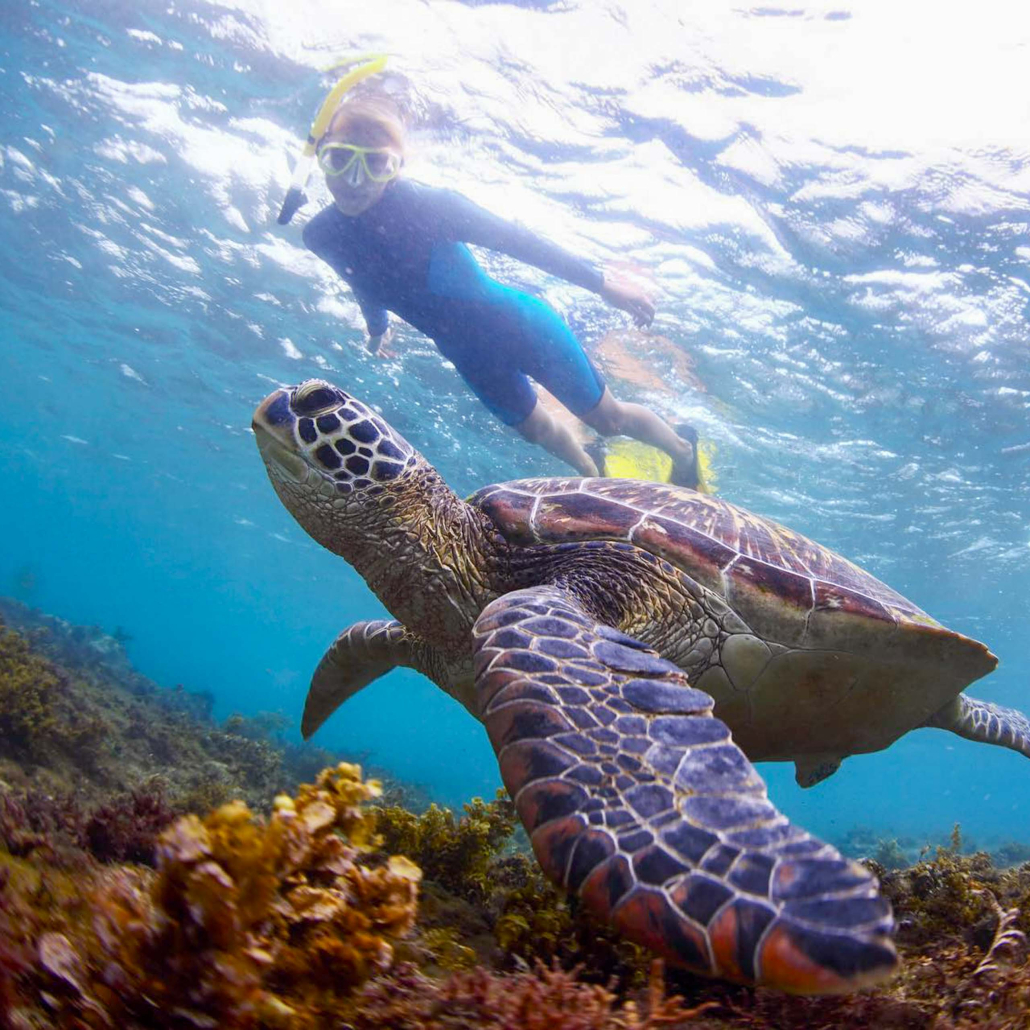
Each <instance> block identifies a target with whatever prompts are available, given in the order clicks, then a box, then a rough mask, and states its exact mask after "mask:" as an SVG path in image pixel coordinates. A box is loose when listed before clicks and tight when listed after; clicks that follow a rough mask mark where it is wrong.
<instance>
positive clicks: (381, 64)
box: [276, 54, 386, 225]
mask: <svg viewBox="0 0 1030 1030" xmlns="http://www.w3.org/2000/svg"><path fill="white" fill-rule="evenodd" d="M356 61H363V62H364V63H363V64H359V65H358V66H357V67H356V68H352V69H351V70H350V71H349V72H347V74H346V75H344V76H343V78H342V79H340V80H339V82H337V83H336V85H335V86H333V88H332V89H331V90H329V92H328V93H327V94H326V97H325V99H324V100H323V101H322V105H321V107H319V109H318V114H316V115H315V120H314V121H313V122H312V123H311V128H310V129H309V130H308V138H307V142H306V143H305V144H304V149H303V150H302V151H301V153H300V158H299V159H298V161H297V166H296V168H294V169H293V178H292V179H291V181H290V188H289V189H288V190H287V191H286V197H285V199H284V200H283V206H282V207H281V208H280V209H279V217H278V218H277V219H276V221H278V223H279V224H280V225H286V223H287V222H289V220H290V219H291V218H292V217H293V216H294V215H295V214H296V213H297V211H298V210H299V209H300V208H301V207H302V206H303V205H304V204H306V203H307V200H308V198H307V196H306V195H305V193H304V188H305V186H307V184H308V179H309V178H310V177H311V168H312V165H313V164H314V158H315V148H316V147H317V146H318V141H319V140H320V139H321V138H322V136H323V135H324V134H325V130H326V129H328V128H329V123H330V122H331V121H332V118H333V115H334V114H335V113H336V108H337V107H338V106H339V104H340V101H341V99H342V98H343V95H344V94H345V93H346V92H347V90H349V89H352V88H353V87H354V86H356V85H357V84H358V83H359V82H361V81H362V80H363V79H367V78H368V77H369V76H370V75H375V74H376V73H377V72H381V71H382V70H383V69H384V68H385V67H386V54H362V55H361V56H359V57H349V58H346V59H344V60H342V61H337V62H336V63H335V64H333V65H330V67H328V68H326V69H325V70H326V71H338V70H339V69H340V68H346V67H347V66H348V65H352V64H354V63H355V62H356Z"/></svg>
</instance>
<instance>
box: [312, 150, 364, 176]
mask: <svg viewBox="0 0 1030 1030" xmlns="http://www.w3.org/2000/svg"><path fill="white" fill-rule="evenodd" d="M357 156H358V155H357V154H356V153H355V152H354V149H353V148H352V147H348V146H346V145H344V144H340V143H330V144H329V145H328V146H326V147H323V148H322V149H321V150H320V151H319V152H318V163H319V166H320V167H321V169H322V171H323V172H325V174H326V175H342V174H343V173H344V172H345V171H346V170H347V169H348V168H349V167H350V166H351V165H352V164H353V163H354V161H355V160H356V159H357Z"/></svg>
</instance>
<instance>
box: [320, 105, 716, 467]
mask: <svg viewBox="0 0 1030 1030" xmlns="http://www.w3.org/2000/svg"><path fill="white" fill-rule="evenodd" d="M405 135H406V134H405V127H404V124H403V122H402V120H401V117H400V114H399V113H398V111H397V109H396V107H395V105H394V104H393V103H392V101H390V100H388V99H386V98H379V97H375V96H366V97H361V98H355V99H346V100H344V101H343V102H342V103H341V104H340V105H339V106H338V107H337V108H336V110H335V113H334V114H333V116H332V118H331V119H330V120H329V122H328V125H327V127H326V128H325V130H324V132H323V133H322V134H321V135H320V136H319V138H317V140H314V141H313V143H314V151H315V155H316V157H317V161H318V165H319V168H320V169H321V170H322V172H323V173H324V175H325V181H326V185H327V186H328V188H329V192H330V193H331V194H332V197H333V204H331V205H329V206H328V207H326V208H325V209H324V210H323V211H321V212H320V213H319V214H317V215H315V217H314V218H312V219H311V221H310V222H308V224H307V225H306V226H305V227H304V243H305V245H306V246H307V247H308V248H309V249H310V250H311V251H313V252H314V253H315V254H317V255H318V256H319V257H320V258H322V259H323V260H324V261H326V262H327V263H328V264H329V265H330V266H331V267H332V268H333V269H334V270H335V271H336V272H337V273H338V274H339V275H340V276H341V277H342V278H343V279H344V280H345V281H346V282H347V283H348V284H349V285H350V287H351V289H352V291H353V292H354V296H355V298H356V300H357V301H358V304H359V305H360V307H361V311H362V313H363V315H364V317H365V323H366V325H367V327H368V333H369V339H368V349H369V351H371V352H372V353H373V354H375V353H387V354H388V353H389V351H388V350H387V348H388V347H389V344H390V341H391V339H392V336H393V328H392V327H391V325H390V322H389V316H388V312H393V313H394V314H396V315H399V316H400V317H401V318H403V319H404V320H405V321H406V322H408V323H410V324H411V325H413V326H414V327H415V328H416V329H418V330H420V331H421V332H423V333H424V334H425V335H426V336H428V337H429V338H430V339H432V340H433V342H434V343H435V344H436V346H437V348H438V349H439V351H440V352H441V353H442V354H443V355H444V357H446V358H447V359H448V360H450V361H451V362H452V363H453V364H454V366H455V368H456V369H457V371H458V373H459V375H461V377H462V378H463V379H464V380H465V382H466V383H467V384H468V385H469V387H470V388H471V389H472V391H473V392H474V393H475V394H476V396H477V397H478V398H479V399H480V400H481V401H482V402H483V404H485V405H486V407H487V408H488V409H489V410H490V411H491V412H493V414H494V415H496V416H497V418H499V419H500V420H501V421H502V422H504V423H506V424H507V425H509V426H512V427H513V428H514V429H516V430H517V431H518V432H519V433H520V434H521V435H522V436H523V437H524V438H525V439H527V440H529V441H531V442H532V443H535V444H539V445H540V446H542V447H543V448H544V449H545V450H547V451H549V452H550V453H551V454H553V455H554V456H555V457H557V458H560V459H561V460H563V461H565V462H567V463H568V464H569V465H572V466H573V467H574V468H575V469H577V470H578V471H579V473H580V474H581V475H585V476H596V475H599V474H601V473H600V472H599V470H598V467H597V464H596V463H595V460H594V458H593V457H591V455H590V454H588V453H587V451H586V450H585V449H584V447H583V445H582V444H581V443H580V442H579V441H578V440H577V439H576V437H575V435H574V434H573V433H572V432H571V431H570V429H569V427H568V425H567V424H566V423H565V422H564V421H563V420H562V419H560V418H555V417H554V416H553V415H552V414H550V413H549V412H548V411H547V410H546V408H545V407H544V406H543V405H541V404H540V403H538V399H537V394H536V391H535V390H534V388H533V386H532V384H531V383H530V380H529V377H530V376H531V377H532V378H533V379H534V380H536V381H537V382H538V383H540V384H541V385H542V386H544V387H545V388H546V389H547V390H549V391H550V392H551V393H552V394H554V396H555V397H557V398H558V400H560V401H561V403H562V404H563V405H564V406H565V407H566V408H567V409H568V410H569V411H570V412H572V413H573V414H574V415H576V416H577V417H578V418H580V419H582V421H583V422H585V423H586V424H587V425H589V426H590V427H591V428H592V429H594V430H595V431H596V432H597V433H598V434H600V435H601V436H612V435H617V434H623V435H626V436H630V437H633V438H635V439H637V440H640V441H642V442H644V443H647V444H650V445H652V446H654V447H657V448H659V449H660V450H662V451H665V453H666V454H668V455H669V456H670V457H671V458H672V462H673V468H672V482H674V483H677V484H679V485H682V486H690V487H697V485H698V472H697V453H696V448H695V446H694V444H693V440H692V439H690V438H689V436H691V435H692V434H685V435H687V436H688V438H684V437H683V436H680V435H678V434H677V433H676V432H675V431H673V429H671V428H670V427H669V425H668V424H667V423H666V422H664V421H663V420H662V419H661V418H660V417H659V416H658V415H656V414H655V413H654V412H652V411H651V410H650V409H648V408H646V407H644V406H643V405H640V404H634V403H628V402H623V401H618V400H616V398H615V397H614V396H612V393H611V391H610V390H609V389H608V387H607V386H606V385H605V383H604V380H603V379H602V377H601V375H600V373H599V372H598V371H597V369H596V368H595V367H594V365H593V363H592V362H591V360H590V359H589V357H587V355H586V353H585V352H584V350H583V348H582V346H581V345H580V343H579V341H578V340H577V339H576V337H575V335H574V334H573V333H572V331H571V330H570V329H569V327H568V326H567V325H566V324H565V322H564V321H563V320H562V318H561V317H560V316H559V315H558V313H557V312H556V311H555V310H554V309H553V308H552V307H551V306H550V305H549V304H547V303H545V302H544V301H542V300H539V299H538V298H536V297H532V296H530V295H528V294H526V293H523V292H521V291H519V290H515V289H512V288H510V287H507V286H504V285H502V284H501V283H499V282H497V281H496V280H494V279H492V278H490V277H489V276H488V275H486V273H485V272H484V271H483V270H482V268H481V267H480V266H479V264H478V263H477V262H476V260H475V258H474V257H473V256H472V254H471V253H470V251H469V250H468V248H467V247H466V246H465V244H466V243H473V244H477V245H479V246H482V247H486V248H488V249H490V250H495V251H500V252H502V253H504V254H508V255H510V256H511V257H514V258H517V259H518V260H520V261H524V262H526V263H527V264H530V265H533V266H535V267H536V268H539V269H541V270H543V271H545V272H549V273H550V274H552V275H556V276H559V277H560V278H562V279H565V280H567V281H568V282H571V283H574V284H576V285H577V286H582V287H583V288H584V289H587V290H590V291H591V292H593V293H596V294H599V295H600V296H601V297H602V298H604V300H605V301H607V302H608V303H609V304H611V305H612V306H614V307H617V308H620V309H622V310H623V311H627V312H629V314H630V315H632V316H633V320H634V322H635V323H636V324H637V325H638V326H646V325H649V324H650V323H651V321H652V319H653V318H654V305H653V304H652V303H651V301H650V299H649V298H648V297H647V296H646V295H645V294H644V293H643V292H642V291H641V290H639V289H637V288H636V287H634V286H632V285H630V284H628V283H626V282H620V281H618V280H615V279H610V278H608V277H607V276H606V275H604V274H602V273H601V272H600V271H598V270H597V269H596V268H594V267H593V266H592V265H591V264H589V263H588V262H586V261H584V260H582V259H580V258H578V257H576V256H575V255H573V254H570V253H569V252H567V251H565V250H563V249H562V248H560V247H558V246H556V245H555V244H553V243H550V242H549V241H547V240H545V239H542V238H540V237H539V236H537V235H535V234H534V233H532V232H530V231H529V230H527V229H524V228H521V227H520V226H517V225H514V224H512V223H510V222H507V221H504V220H503V219H501V218H498V217H496V216H495V215H492V214H490V213H489V212H487V211H485V210H484V209H483V208H480V207H478V206H477V205H476V204H474V203H472V202H471V201H470V200H468V199H466V198H465V197H463V196H461V195H460V194H458V193H455V192H453V191H450V190H445V189H438V188H435V187H430V186H426V185H423V184H421V183H417V182H414V181H411V180H409V179H406V178H402V177H401V169H402V167H403V164H404V155H405ZM309 142H310V141H309ZM694 439H696V437H694Z"/></svg>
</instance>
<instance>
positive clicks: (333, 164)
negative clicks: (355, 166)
mask: <svg viewBox="0 0 1030 1030" xmlns="http://www.w3.org/2000/svg"><path fill="white" fill-rule="evenodd" d="M328 157H329V167H330V168H331V169H332V170H333V171H334V172H342V171H343V170H344V169H345V168H346V167H347V165H349V164H350V163H351V161H353V160H354V154H353V153H352V152H351V151H350V150H344V149H342V148H337V147H333V149H332V150H330V151H329V154H328Z"/></svg>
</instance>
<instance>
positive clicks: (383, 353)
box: [366, 325, 397, 358]
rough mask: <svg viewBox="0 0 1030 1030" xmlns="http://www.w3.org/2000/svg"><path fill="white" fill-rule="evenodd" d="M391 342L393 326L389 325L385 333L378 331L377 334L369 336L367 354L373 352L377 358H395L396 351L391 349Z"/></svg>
mask: <svg viewBox="0 0 1030 1030" xmlns="http://www.w3.org/2000/svg"><path fill="white" fill-rule="evenodd" d="M392 342H393V326H392V325H391V326H390V327H389V328H388V329H387V330H386V332H385V333H380V334H379V335H378V336H370V337H369V338H368V343H367V344H366V346H367V347H368V352H369V354H374V355H375V356H376V357H377V358H395V357H397V352H396V351H395V350H393V349H391V347H390V344H391V343H392Z"/></svg>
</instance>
